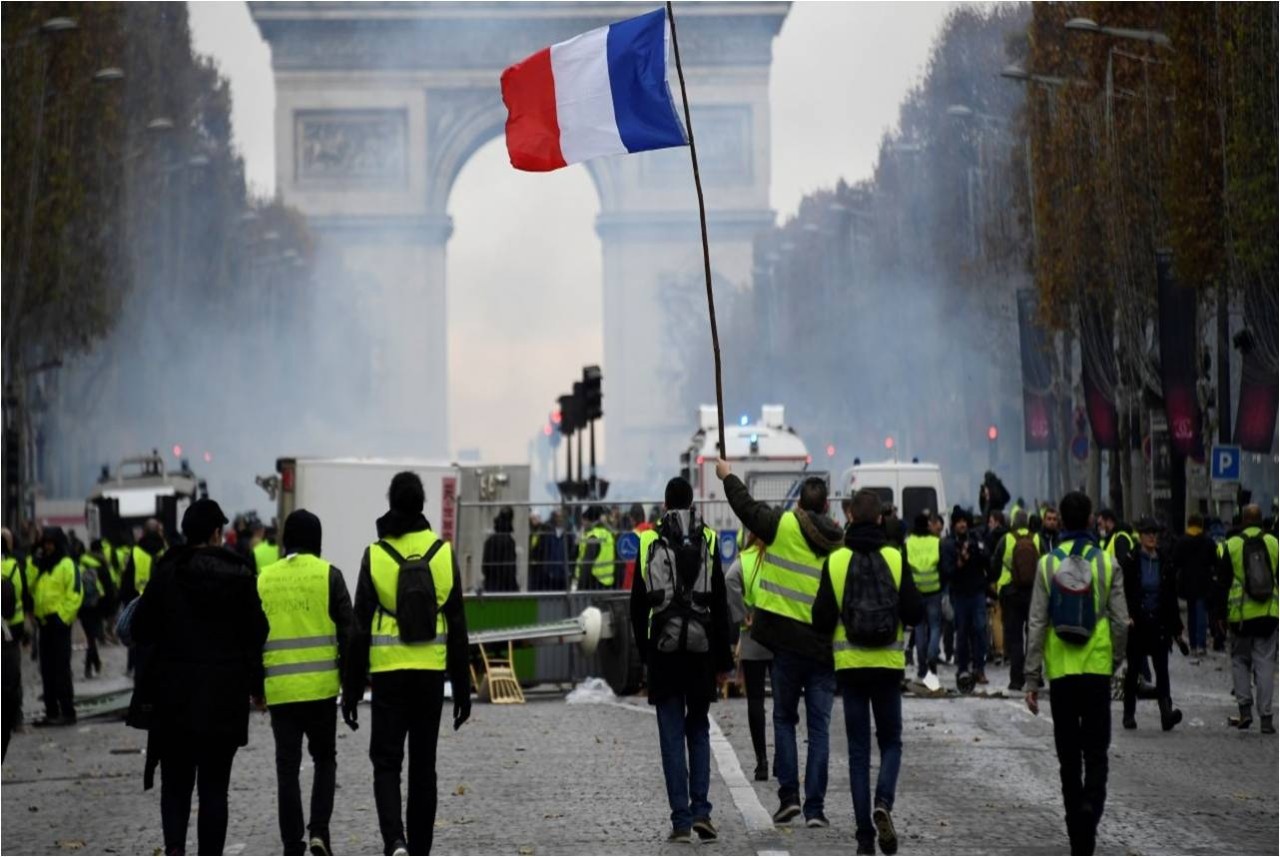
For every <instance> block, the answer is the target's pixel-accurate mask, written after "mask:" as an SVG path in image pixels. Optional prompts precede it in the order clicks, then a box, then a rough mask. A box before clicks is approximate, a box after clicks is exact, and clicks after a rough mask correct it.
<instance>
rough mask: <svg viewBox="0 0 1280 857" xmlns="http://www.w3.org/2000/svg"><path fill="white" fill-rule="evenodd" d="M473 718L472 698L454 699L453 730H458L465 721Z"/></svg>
mask: <svg viewBox="0 0 1280 857" xmlns="http://www.w3.org/2000/svg"><path fill="white" fill-rule="evenodd" d="M470 719H471V699H470V697H467V698H465V699H455V700H454V701H453V731H454V732H457V731H458V729H459V728H460V727H461V726H462V724H463V723H466V722H467V721H468V720H470Z"/></svg>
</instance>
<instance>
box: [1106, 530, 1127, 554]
mask: <svg viewBox="0 0 1280 857" xmlns="http://www.w3.org/2000/svg"><path fill="white" fill-rule="evenodd" d="M1120 542H1124V543H1125V544H1127V545H1128V546H1129V550H1131V551H1132V550H1133V536H1131V535H1129V534H1128V533H1126V532H1125V531H1124V530H1116V531H1115V532H1114V533H1112V534H1111V538H1109V539H1107V544H1106V546H1105V550H1106V552H1107V556H1115V555H1116V545H1117V544H1118V543H1120Z"/></svg>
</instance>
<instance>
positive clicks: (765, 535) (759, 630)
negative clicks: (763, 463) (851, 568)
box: [724, 474, 883, 664]
mask: <svg viewBox="0 0 1280 857" xmlns="http://www.w3.org/2000/svg"><path fill="white" fill-rule="evenodd" d="M724 496H725V499H727V500H728V501H729V505H730V506H731V507H732V508H733V512H734V514H735V515H737V516H738V519H739V520H740V521H742V524H743V526H745V527H746V528H747V529H748V530H750V531H751V532H753V533H755V534H756V535H757V536H759V537H760V538H761V539H763V540H764V543H765V544H766V545H771V544H773V542H774V539H776V538H777V537H778V524H779V523H780V522H781V521H782V516H783V514H785V513H784V512H783V510H781V509H775V508H773V507H771V506H770V505H769V504H768V503H764V502H761V501H759V500H756V499H754V498H753V497H752V496H751V493H750V492H749V491H747V486H746V485H745V484H744V483H743V482H742V480H741V479H739V478H738V477H737V476H735V475H733V474H730V475H729V476H728V477H727V478H726V479H725V480H724ZM796 520H797V521H798V522H799V523H800V531H801V533H803V534H804V539H805V541H806V542H807V543H808V544H809V547H810V548H812V549H813V552H814V553H815V554H817V555H818V556H823V557H825V556H826V555H827V554H829V553H831V552H832V551H833V550H835V549H836V548H838V547H840V545H841V544H842V543H843V538H844V533H843V532H842V531H841V529H840V525H839V524H837V523H836V522H835V521H833V520H831V519H830V518H828V517H827V516H826V515H824V514H821V513H819V512H812V511H808V510H805V509H797V510H796ZM882 535H883V531H882ZM751 639H753V640H755V641H756V642H757V643H760V644H761V645H762V646H764V647H765V648H767V649H769V650H770V651H773V652H777V651H778V650H784V651H788V652H793V653H795V654H798V655H803V656H804V657H807V658H810V659H812V660H815V661H820V662H822V663H825V664H831V663H832V656H831V634H830V633H827V634H825V635H824V634H820V633H818V632H817V631H816V630H814V627H813V626H812V625H806V624H805V623H804V622H800V621H797V620H795V619H791V618H788V617H786V616H779V615H778V614H777V613H770V612H769V611H768V610H757V611H756V612H755V618H754V619H753V620H752V624H751Z"/></svg>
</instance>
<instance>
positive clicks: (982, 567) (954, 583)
mask: <svg viewBox="0 0 1280 857" xmlns="http://www.w3.org/2000/svg"><path fill="white" fill-rule="evenodd" d="M966 544H967V545H968V546H969V549H968V553H967V554H966V552H965V550H964V546H965V545H966ZM938 565H939V568H940V570H941V572H942V580H943V582H944V583H945V585H946V586H947V587H949V589H950V592H951V594H952V595H961V596H964V595H977V594H979V593H982V592H986V591H987V587H988V586H989V585H991V584H992V583H994V582H995V580H994V579H993V578H992V577H991V571H990V568H989V567H988V565H989V563H988V561H987V554H986V550H985V549H984V548H983V546H982V540H981V539H979V538H978V534H977V533H975V532H974V531H973V530H972V529H970V530H968V531H967V532H966V533H965V535H964V537H963V538H958V537H957V536H955V535H950V536H947V537H946V538H945V539H943V540H942V548H941V556H940V561H939V563H938ZM997 577H998V575H997Z"/></svg>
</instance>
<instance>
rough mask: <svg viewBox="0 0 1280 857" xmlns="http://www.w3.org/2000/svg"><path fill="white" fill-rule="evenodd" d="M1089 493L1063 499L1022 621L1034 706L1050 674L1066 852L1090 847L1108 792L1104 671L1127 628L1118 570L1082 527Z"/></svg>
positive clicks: (1107, 675) (1035, 708)
mask: <svg viewBox="0 0 1280 857" xmlns="http://www.w3.org/2000/svg"><path fill="white" fill-rule="evenodd" d="M1091 508H1092V504H1091V503H1090V501H1089V497H1088V496H1087V495H1085V494H1083V493H1081V492H1079V491H1072V492H1071V493H1069V494H1067V495H1066V496H1065V497H1063V498H1062V504H1061V510H1062V520H1063V524H1064V526H1065V531H1064V532H1063V533H1062V538H1061V541H1060V543H1059V544H1058V547H1056V548H1055V549H1054V550H1053V551H1052V552H1051V553H1050V554H1048V555H1047V556H1045V558H1044V559H1042V560H1041V561H1040V567H1039V569H1038V571H1037V574H1036V582H1035V585H1034V586H1033V587H1032V590H1031V615H1030V617H1029V618H1028V621H1027V667H1026V691H1027V695H1026V702H1027V708H1028V709H1029V710H1030V711H1031V713H1032V714H1039V713H1040V702H1039V691H1040V687H1041V686H1042V683H1041V680H1040V676H1041V672H1042V667H1043V674H1044V675H1045V677H1046V678H1048V680H1049V706H1050V709H1051V711H1052V713H1053V743H1054V746H1055V748H1056V750H1057V753H1058V767H1059V772H1060V774H1061V777H1062V802H1063V804H1064V805H1065V807H1066V822H1067V838H1068V840H1069V842H1070V845H1071V853H1072V854H1092V853H1093V851H1094V847H1095V846H1096V844H1097V834H1098V822H1099V821H1100V820H1101V819H1102V809H1103V805H1104V804H1105V803H1106V799H1107V748H1108V747H1109V746H1110V744H1111V676H1112V674H1113V673H1114V672H1115V668H1116V666H1117V662H1118V660H1119V658H1120V655H1121V653H1123V652H1124V651H1125V640H1126V636H1127V633H1128V629H1129V610H1128V606H1127V604H1126V602H1125V597H1124V580H1123V577H1124V576H1123V573H1122V572H1121V570H1120V567H1119V566H1118V565H1117V564H1116V562H1115V560H1113V559H1112V558H1111V557H1109V556H1107V554H1106V553H1105V552H1104V551H1102V550H1101V549H1099V548H1098V546H1097V545H1096V544H1095V543H1094V540H1093V537H1092V535H1091V534H1090V533H1089V532H1088V526H1089V512H1090V511H1091Z"/></svg>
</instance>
